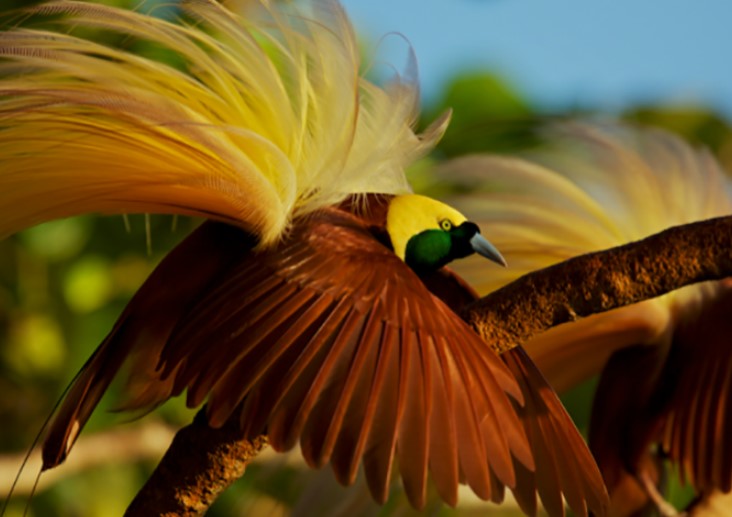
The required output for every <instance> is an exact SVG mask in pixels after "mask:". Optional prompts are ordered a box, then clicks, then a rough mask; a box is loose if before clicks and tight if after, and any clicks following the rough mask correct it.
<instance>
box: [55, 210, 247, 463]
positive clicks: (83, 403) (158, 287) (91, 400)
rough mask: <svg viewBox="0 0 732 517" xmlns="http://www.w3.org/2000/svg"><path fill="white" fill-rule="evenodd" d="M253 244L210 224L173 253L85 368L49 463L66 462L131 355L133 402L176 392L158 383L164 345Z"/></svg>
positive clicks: (147, 402)
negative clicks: (210, 287) (134, 365)
mask: <svg viewBox="0 0 732 517" xmlns="http://www.w3.org/2000/svg"><path fill="white" fill-rule="evenodd" d="M251 244H253V243H252V241H251V240H250V239H247V238H246V237H243V234H242V232H241V231H240V230H236V229H234V228H232V227H229V226H226V225H216V224H204V225H202V226H201V227H200V228H199V229H198V230H196V231H195V232H194V233H193V234H191V235H190V236H189V237H188V238H187V239H186V240H185V241H184V242H183V243H181V244H180V245H179V246H178V247H177V248H176V249H175V250H174V251H172V252H171V253H170V254H168V256H167V257H166V258H165V259H164V260H163V261H162V262H161V264H160V265H159V266H158V268H157V269H156V270H155V272H154V273H153V274H152V275H151V276H150V277H149V278H148V279H147V281H146V282H145V284H144V285H143V287H142V288H141V289H140V290H139V291H138V292H137V294H136V295H135V296H134V298H133V299H132V301H131V302H130V303H129V305H128V307H127V308H126V309H125V311H124V312H123V314H122V315H121V316H120V318H119V320H118V322H117V323H116V324H115V326H114V328H113V329H112V331H111V332H110V333H109V335H108V336H107V338H106V339H105V340H104V341H103V342H102V344H101V345H100V346H99V348H97V350H96V351H95V352H94V354H93V355H92V357H91V358H90V359H89V360H88V361H87V363H86V364H85V365H84V366H83V367H82V369H81V371H80V372H79V374H78V376H77V378H76V380H75V381H74V383H73V385H72V387H71V389H70V391H69V393H68V394H67V396H66V398H65V399H64V401H63V404H62V405H61V407H60V408H59V410H58V412H57V414H56V416H55V417H54V419H53V421H52V423H51V426H50V427H49V431H48V433H47V435H46V438H45V439H44V443H43V463H44V468H51V467H54V466H56V465H58V464H59V463H61V462H62V461H64V459H65V458H66V455H67V454H68V451H69V450H70V449H71V447H72V446H73V444H74V442H75V441H76V438H77V436H78V434H79V432H80V430H81V428H82V427H83V426H84V424H85V423H86V421H87V420H88V419H89V416H90V415H91V413H92V411H93V410H94V408H95V407H96V406H97V404H98V403H99V401H100V400H101V398H102V395H103V394H104V392H105V391H106V389H107V388H108V387H109V384H110V383H111V382H112V379H113V378H114V377H115V375H116V374H117V372H118V371H119V369H120V368H121V367H122V365H123V363H124V362H125V361H126V360H128V359H129V357H130V355H136V356H137V360H136V363H137V365H138V368H136V369H134V370H132V371H131V374H130V378H129V383H130V385H131V389H132V391H133V392H134V393H135V394H136V395H135V397H136V400H134V401H133V405H134V406H136V407H146V406H153V405H155V404H157V403H159V402H160V401H162V400H165V399H167V398H168V397H169V396H170V392H171V387H170V386H169V385H168V384H166V383H160V382H158V381H157V377H156V376H155V372H154V366H155V365H156V364H157V358H158V354H159V353H160V349H161V347H162V344H163V343H165V340H166V339H167V338H168V336H169V335H170V333H171V332H172V330H173V328H174V327H175V325H176V324H177V323H178V321H179V320H180V318H181V317H182V316H183V315H184V314H185V312H186V311H187V310H188V309H189V306H190V305H191V304H192V303H193V302H194V300H195V299H196V298H197V297H198V296H199V295H200V293H201V292H202V291H203V290H204V289H205V288H206V286H207V285H208V284H209V283H210V282H211V280H212V279H213V278H214V277H215V276H217V275H221V274H225V272H226V267H227V265H228V264H229V263H230V262H231V261H233V260H235V259H236V257H237V256H241V255H243V254H245V253H246V252H247V250H248V249H249V248H250V246H251ZM192 263H193V264H195V265H196V266H195V268H191V264H192ZM181 279H185V281H181Z"/></svg>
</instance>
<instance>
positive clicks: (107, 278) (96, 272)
mask: <svg viewBox="0 0 732 517" xmlns="http://www.w3.org/2000/svg"><path fill="white" fill-rule="evenodd" d="M111 275H112V271H111V268H110V264H109V261H108V260H107V259H105V258H102V257H100V256H96V255H92V256H86V257H83V258H82V259H80V260H79V261H78V262H76V263H75V264H74V265H73V266H71V268H70V269H69V271H68V273H67V275H66V278H65V279H64V297H65V298H66V303H67V304H68V305H69V307H71V309H73V310H74V311H76V312H78V313H86V312H91V311H94V310H96V309H99V308H100V307H101V306H102V305H104V304H105V303H106V302H107V301H108V300H109V299H110V297H111V294H112V292H113V287H112V276H111Z"/></svg>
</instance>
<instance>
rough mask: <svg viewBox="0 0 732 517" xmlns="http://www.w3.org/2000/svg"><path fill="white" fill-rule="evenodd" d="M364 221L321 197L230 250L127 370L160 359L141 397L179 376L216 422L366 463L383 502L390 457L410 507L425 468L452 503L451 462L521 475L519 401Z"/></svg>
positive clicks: (475, 480) (312, 456)
mask: <svg viewBox="0 0 732 517" xmlns="http://www.w3.org/2000/svg"><path fill="white" fill-rule="evenodd" d="M369 224H370V222H369V223H367V222H364V221H362V220H360V219H359V218H358V217H355V216H353V215H351V214H348V213H347V212H344V211H340V210H336V209H333V210H330V211H324V212H321V213H319V214H316V215H312V216H309V217H308V218H304V219H301V220H298V221H296V222H295V224H294V226H293V228H292V231H291V233H290V235H289V237H288V238H286V239H285V240H284V241H283V242H282V243H280V244H278V245H277V246H275V247H273V248H269V249H266V250H261V251H255V252H251V253H248V254H246V255H242V256H237V258H236V261H235V263H234V264H232V265H231V266H230V267H229V268H228V269H227V272H226V275H220V276H218V277H217V281H216V282H215V283H213V284H209V285H208V286H207V289H206V290H205V292H203V293H200V294H199V293H198V292H196V295H195V297H194V299H193V300H192V301H191V304H190V305H189V306H187V307H186V310H185V311H184V312H183V313H180V314H178V315H177V316H178V323H177V325H176V326H175V328H174V329H173V330H172V331H169V332H166V334H165V336H163V339H164V340H165V341H166V342H165V343H164V345H160V344H159V345H158V346H157V349H156V353H155V354H142V355H138V356H136V357H135V359H134V361H133V364H132V369H133V370H134V369H136V368H138V367H143V366H144V365H143V363H144V364H149V363H151V362H152V363H153V364H155V365H156V366H157V367H158V372H157V375H158V379H157V381H155V382H153V381H151V382H150V383H148V385H146V386H144V387H143V388H142V389H141V390H140V393H144V394H145V395H144V396H142V395H139V397H138V399H139V401H140V402H142V403H144V404H155V403H159V402H161V401H162V400H164V399H165V398H167V397H168V396H170V395H171V394H177V393H180V392H182V391H183V390H184V389H187V390H188V403H189V404H190V405H198V404H200V403H201V402H203V401H204V400H206V399H207V400H208V406H207V414H208V417H209V422H210V423H211V424H212V425H214V426H218V425H222V424H223V423H224V422H225V421H226V420H227V419H228V418H230V417H231V416H232V414H234V412H240V413H239V417H240V419H241V421H242V426H243V429H244V430H245V432H246V433H247V436H249V437H254V436H256V435H258V434H260V433H263V432H267V434H268V435H269V438H270V443H271V444H272V446H273V447H274V448H275V449H277V450H285V449H289V448H291V447H293V446H294V445H295V444H296V443H297V442H298V441H299V442H300V444H301V448H302V453H303V456H304V457H305V459H306V461H307V462H308V463H309V464H310V465H312V466H316V467H317V466H321V465H323V464H325V463H328V462H330V463H331V465H332V467H333V469H334V471H335V474H336V477H337V478H338V480H339V481H341V482H342V483H350V482H352V481H353V479H354V477H355V474H356V472H357V469H358V466H359V464H360V463H361V461H363V464H364V470H365V473H366V478H367V482H368V485H369V487H370V489H371V491H372V493H373V495H374V496H375V498H376V499H377V500H382V501H383V500H384V499H385V497H386V495H387V492H388V485H389V481H390V475H391V471H392V468H393V467H394V459H395V458H396V459H397V463H398V466H399V471H400V472H401V476H402V479H403V481H404V486H405V489H406V492H407V494H408V496H409V499H410V501H411V502H412V504H414V505H415V506H417V507H421V506H422V505H423V504H424V501H425V491H426V481H427V475H428V472H429V471H432V472H433V479H434V480H435V483H436V484H437V488H438V491H439V493H440V494H442V495H443V496H444V497H445V498H446V499H447V501H448V502H449V503H450V504H454V503H455V501H456V499H457V482H458V478H459V476H458V473H459V472H460V471H462V472H464V473H465V480H466V481H467V482H468V484H470V485H471V486H473V487H474V488H476V491H477V492H478V493H479V494H480V495H481V496H482V497H484V498H494V499H495V498H498V497H499V496H502V491H501V490H499V489H497V488H495V486H497V485H500V484H507V485H509V486H513V485H514V484H515V473H514V461H513V460H512V458H514V457H515V458H517V462H519V463H523V464H525V465H528V466H529V467H530V468H533V460H532V457H531V453H530V450H529V447H528V444H527V442H526V438H525V436H524V432H523V427H522V425H521V423H520V422H519V420H518V417H517V416H516V410H515V408H514V406H513V404H512V403H511V401H510V400H509V398H508V396H507V394H510V395H512V396H513V397H514V399H518V400H519V401H520V400H521V397H522V394H521V390H520V389H519V386H518V385H517V383H516V381H515V380H514V379H513V376H512V375H511V373H510V372H509V371H508V369H507V368H506V367H505V365H504V364H503V363H502V362H501V360H500V359H499V358H498V357H497V356H496V355H495V354H494V353H493V352H492V351H491V350H489V349H488V348H487V347H486V346H485V344H484V343H483V342H482V341H481V339H480V338H479V337H478V336H477V335H476V334H475V333H474V332H473V331H472V330H470V328H469V327H468V326H467V325H466V324H465V323H464V322H463V321H462V320H461V319H460V318H459V317H458V316H457V315H456V314H455V313H454V312H453V311H452V310H451V309H450V308H449V307H447V306H446V305H445V304H444V303H443V302H441V301H440V300H439V299H438V298H437V297H435V296H433V295H432V294H431V293H430V292H429V290H428V289H427V288H426V287H425V286H424V284H423V283H422V281H421V280H420V279H419V278H418V277H417V276H416V274H415V273H413V272H412V270H411V269H409V268H408V267H407V266H406V265H405V264H404V263H403V262H402V261H401V260H400V259H399V258H397V257H396V256H395V255H394V254H393V253H392V252H391V251H390V250H389V249H388V248H387V247H385V246H384V245H383V244H381V243H380V242H379V240H377V239H376V238H374V235H373V234H372V233H371V231H370V227H369ZM187 263H190V259H188V260H187ZM189 300H190V298H189ZM134 309H135V307H134V306H133V307H132V308H131V309H130V310H133V311H134ZM143 316H144V315H143ZM156 384H157V385H156ZM154 394H158V395H159V396H160V400H156V399H154ZM132 399H133V404H131V405H132V406H135V404H134V401H135V400H136V398H135V397H134V396H133V398H132ZM464 436H467V437H468V438H464ZM491 472H493V473H494V474H495V475H494V476H493V477H491V476H492V474H491ZM499 482H500V483H499ZM492 485H493V486H492Z"/></svg>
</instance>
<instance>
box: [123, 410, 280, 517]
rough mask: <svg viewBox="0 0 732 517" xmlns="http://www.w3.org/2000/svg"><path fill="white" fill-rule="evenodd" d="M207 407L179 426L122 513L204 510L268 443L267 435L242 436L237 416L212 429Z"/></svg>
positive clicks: (168, 513)
mask: <svg viewBox="0 0 732 517" xmlns="http://www.w3.org/2000/svg"><path fill="white" fill-rule="evenodd" d="M205 413H206V411H205V408H204V409H202V410H201V411H199V412H198V414H197V415H196V417H195V418H194V419H193V423H192V424H190V425H188V426H186V427H184V428H183V429H181V430H180V431H178V433H177V434H176V435H175V438H174V439H173V442H172V443H171V444H170V448H168V452H166V453H165V456H163V459H162V460H160V463H159V464H158V466H157V468H156V469H155V471H154V472H153V474H152V475H151V476H150V479H148V480H147V483H145V485H144V486H143V487H142V489H140V492H138V494H137V496H136V497H135V499H134V500H133V501H132V503H130V506H129V508H127V511H126V512H125V515H127V516H133V515H134V516H136V517H137V516H146V515H150V516H170V517H172V516H176V517H177V516H181V517H183V516H185V517H189V516H194V515H202V514H203V513H204V512H205V511H206V510H207V509H208V507H209V506H211V504H213V502H214V501H215V500H216V498H217V497H218V496H219V494H221V492H223V491H224V490H225V489H226V488H228V487H229V485H231V484H232V483H233V482H234V481H236V480H237V479H239V478H240V477H241V476H242V475H243V474H244V471H245V470H246V466H247V465H248V464H249V462H250V461H251V460H252V459H253V458H255V457H256V456H257V454H259V452H260V451H261V450H262V449H264V447H265V446H266V445H267V437H266V436H259V437H257V438H256V439H254V440H252V441H247V440H242V439H241V436H242V435H241V429H240V428H241V425H240V423H239V418H238V417H237V418H232V419H230V420H229V421H228V422H227V423H226V424H225V425H224V426H223V427H221V428H220V429H213V428H211V427H209V426H208V422H207V420H206V414H205Z"/></svg>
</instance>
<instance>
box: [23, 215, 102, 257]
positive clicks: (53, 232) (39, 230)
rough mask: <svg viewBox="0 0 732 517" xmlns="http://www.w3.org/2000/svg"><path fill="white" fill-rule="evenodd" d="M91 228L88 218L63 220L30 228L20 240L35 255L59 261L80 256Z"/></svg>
mask: <svg viewBox="0 0 732 517" xmlns="http://www.w3.org/2000/svg"><path fill="white" fill-rule="evenodd" d="M89 227H90V225H89V219H88V218H83V217H76V218H73V219H61V220H59V221H51V222H48V223H44V224H40V225H38V226H34V227H33V228H29V229H28V230H26V231H24V232H22V233H21V234H20V238H21V239H22V241H23V242H24V243H25V244H26V246H27V247H28V250H29V251H30V252H31V253H33V254H34V255H37V256H39V257H43V258H45V259H46V260H48V261H59V260H63V259H69V258H71V257H74V256H75V255H78V254H79V252H80V251H81V250H82V248H83V247H84V245H85V244H86V243H87V241H88V240H89V230H90V228H89Z"/></svg>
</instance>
